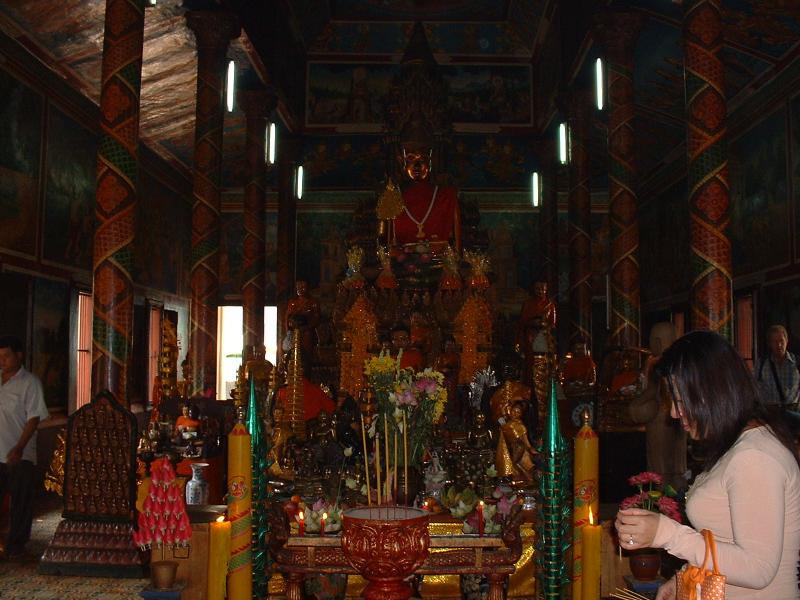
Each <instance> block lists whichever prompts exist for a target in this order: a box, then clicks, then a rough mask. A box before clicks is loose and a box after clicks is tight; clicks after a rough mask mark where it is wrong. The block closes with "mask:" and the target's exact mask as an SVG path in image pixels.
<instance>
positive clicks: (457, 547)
mask: <svg viewBox="0 0 800 600" xmlns="http://www.w3.org/2000/svg"><path fill="white" fill-rule="evenodd" d="M270 520H271V522H272V536H271V548H270V551H271V553H272V555H273V558H274V560H275V568H276V569H277V570H278V571H279V572H280V573H281V574H283V577H284V579H285V580H286V598H287V600H302V598H303V580H304V579H305V576H306V575H317V574H321V573H326V574H329V573H342V574H348V575H356V574H357V573H358V571H356V569H354V568H353V567H352V566H351V565H350V563H349V562H348V560H347V557H346V556H345V554H344V552H343V550H342V539H341V536H338V535H330V536H327V535H326V536H319V535H305V536H297V535H289V522H288V520H287V519H286V516H285V515H284V514H283V511H282V510H280V509H279V508H278V509H277V510H273V511H272V513H271V519H270ZM522 520H523V518H522V511H521V510H519V507H515V508H514V509H513V510H512V513H511V516H510V517H509V519H508V521H507V522H506V524H505V526H504V528H503V531H502V533H501V534H500V535H499V536H492V535H487V536H483V537H479V536H477V535H474V534H472V535H466V534H461V535H437V534H436V533H435V528H431V535H430V548H431V550H432V551H431V553H430V554H428V556H427V558H426V559H425V561H424V562H423V563H422V566H420V567H419V568H417V569H416V571H414V573H415V574H417V575H445V574H453V575H468V574H479V575H485V576H486V578H487V580H488V582H489V596H488V600H503V586H504V583H505V581H506V579H507V578H508V576H509V575H510V574H512V573H513V572H514V570H515V568H516V564H517V561H518V560H519V558H520V556H521V555H522V537H521V535H520V524H521V523H522Z"/></svg>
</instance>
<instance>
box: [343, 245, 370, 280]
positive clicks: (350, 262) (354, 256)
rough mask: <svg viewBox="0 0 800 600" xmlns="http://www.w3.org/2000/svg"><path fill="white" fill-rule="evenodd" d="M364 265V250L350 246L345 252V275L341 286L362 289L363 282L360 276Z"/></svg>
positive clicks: (362, 277)
mask: <svg viewBox="0 0 800 600" xmlns="http://www.w3.org/2000/svg"><path fill="white" fill-rule="evenodd" d="M363 265H364V249H363V248H362V247H361V246H352V247H351V248H350V249H349V250H348V251H347V274H346V279H345V280H344V282H343V284H342V285H344V286H345V287H349V288H363V287H364V284H365V281H364V276H363V275H362V274H361V267H362V266H363Z"/></svg>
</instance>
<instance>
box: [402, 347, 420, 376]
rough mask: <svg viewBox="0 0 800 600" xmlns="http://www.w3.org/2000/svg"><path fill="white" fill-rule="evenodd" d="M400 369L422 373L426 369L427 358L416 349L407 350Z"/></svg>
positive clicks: (404, 352)
mask: <svg viewBox="0 0 800 600" xmlns="http://www.w3.org/2000/svg"><path fill="white" fill-rule="evenodd" d="M400 368H401V369H407V368H411V369H414V371H422V370H423V369H424V368H425V356H424V355H423V354H422V352H420V351H419V350H417V349H416V348H406V349H405V350H403V356H401V357H400Z"/></svg>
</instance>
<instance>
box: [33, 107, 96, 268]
mask: <svg viewBox="0 0 800 600" xmlns="http://www.w3.org/2000/svg"><path fill="white" fill-rule="evenodd" d="M49 114H50V117H49V122H48V127H47V161H46V166H45V176H46V178H47V179H46V181H47V184H46V186H47V187H46V190H45V211H44V214H45V217H44V257H45V258H46V259H47V260H51V261H53V262H57V263H60V264H64V265H69V266H72V267H77V268H79V269H85V270H87V271H88V270H90V269H91V268H92V242H93V241H94V236H93V231H94V201H95V171H96V169H97V136H96V135H95V134H94V133H92V132H91V131H89V130H88V129H85V128H84V127H82V126H80V125H79V124H78V123H76V122H75V121H73V120H72V119H70V118H69V117H67V116H66V115H65V114H64V113H62V112H61V111H60V110H58V109H57V108H55V107H51V108H50V111H49ZM77 148H80V151H77V152H76V149H77Z"/></svg>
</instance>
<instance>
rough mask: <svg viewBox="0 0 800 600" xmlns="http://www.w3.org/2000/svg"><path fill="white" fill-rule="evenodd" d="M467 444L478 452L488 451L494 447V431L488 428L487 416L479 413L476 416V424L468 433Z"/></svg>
mask: <svg viewBox="0 0 800 600" xmlns="http://www.w3.org/2000/svg"><path fill="white" fill-rule="evenodd" d="M467 444H469V446H470V447H472V448H475V449H476V450H479V451H483V450H488V449H490V448H492V447H493V446H494V436H493V434H492V430H491V429H489V428H488V427H486V415H484V414H483V413H482V412H479V413H477V414H476V415H475V422H474V424H473V426H472V428H470V430H469V432H468V433H467Z"/></svg>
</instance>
